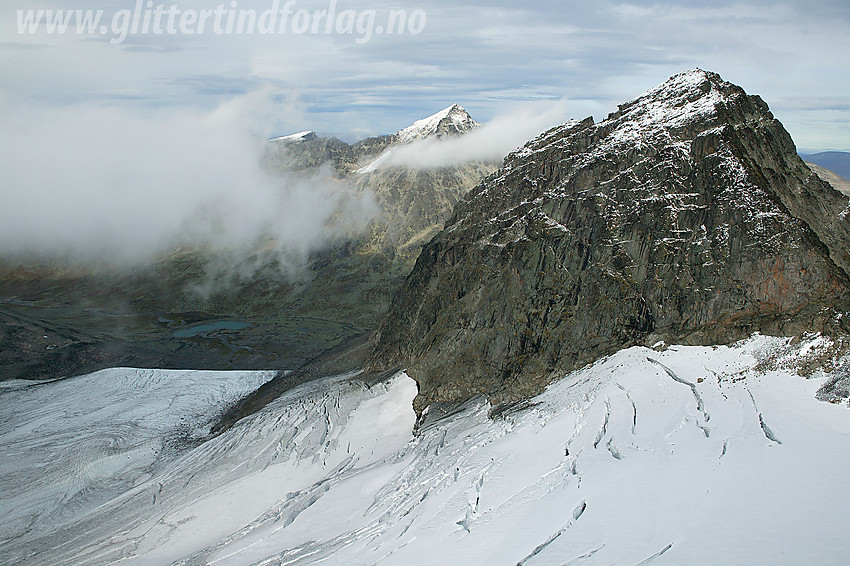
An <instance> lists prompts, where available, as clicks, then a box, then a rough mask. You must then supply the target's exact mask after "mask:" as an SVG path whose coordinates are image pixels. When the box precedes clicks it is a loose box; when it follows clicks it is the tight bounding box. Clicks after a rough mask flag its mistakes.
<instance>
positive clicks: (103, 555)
mask: <svg viewBox="0 0 850 566" xmlns="http://www.w3.org/2000/svg"><path fill="white" fill-rule="evenodd" d="M823 347H824V339H823V338H822V337H814V338H812V339H811V340H808V341H804V342H803V343H801V344H796V345H792V344H790V342H789V341H787V340H784V339H778V338H767V337H762V336H756V337H754V338H752V339H750V340H748V341H746V342H743V343H741V344H739V345H737V346H735V347H716V348H711V347H680V346H670V347H668V348H667V349H666V350H664V351H663V352H658V351H654V350H651V349H648V348H637V347H636V348H631V349H628V350H624V351H621V352H620V353H618V354H616V355H613V356H610V357H608V358H606V359H604V360H602V361H600V362H598V363H596V364H594V365H593V366H591V367H588V368H585V369H583V370H580V371H578V372H575V373H573V374H571V375H569V376H566V377H565V378H564V379H562V380H561V381H559V382H556V383H555V384H553V385H552V386H550V387H549V388H548V389H547V391H546V392H545V393H543V394H542V395H540V396H539V397H537V398H535V399H533V400H532V401H531V402H530V403H528V404H527V405H526V406H525V407H524V408H518V409H516V410H513V411H509V412H507V414H503V415H502V416H500V417H498V418H496V419H491V418H489V417H488V412H489V406H488V405H487V404H486V402H484V401H475V400H473V401H471V402H469V403H467V404H466V405H465V406H464V408H463V410H461V411H460V412H457V413H455V414H453V415H452V416H450V417H447V418H445V419H443V420H441V421H438V422H436V423H434V424H431V425H429V426H427V427H425V428H424V429H423V430H421V431H419V433H418V434H416V435H414V434H413V425H414V414H413V412H412V410H411V401H412V399H413V397H414V395H415V393H416V386H415V383H414V382H413V381H412V380H411V379H410V378H408V377H407V376H406V375H405V374H399V375H397V376H395V377H394V378H392V379H391V380H389V381H387V382H385V383H381V384H377V385H375V384H371V385H367V384H366V383H364V382H361V381H358V377H357V376H356V375H355V376H340V377H336V378H333V379H328V380H323V381H321V382H313V383H310V384H306V385H305V386H302V387H300V388H298V389H296V390H293V391H290V392H289V393H287V394H286V395H284V396H283V397H281V398H280V399H278V400H277V401H275V402H274V403H272V404H271V405H270V406H268V407H267V408H266V409H264V410H263V411H262V412H260V413H257V414H255V415H253V416H252V417H249V418H248V419H246V420H244V421H242V422H241V423H240V424H239V425H237V426H236V427H234V428H233V429H231V430H230V431H228V432H227V433H225V434H223V435H221V436H219V437H217V438H215V439H213V440H211V441H209V442H207V443H205V444H203V445H201V446H198V447H196V448H194V449H192V450H191V451H189V452H187V453H185V454H183V455H182V456H181V457H180V458H179V459H177V460H175V461H172V462H170V463H169V464H168V465H167V466H166V467H165V468H164V469H162V470H160V471H159V472H157V473H156V474H155V475H154V476H153V477H151V478H150V479H147V480H144V481H141V482H140V483H139V484H138V485H137V486H136V487H134V488H132V489H130V490H129V491H127V492H126V493H124V494H123V495H120V496H118V497H116V498H115V499H113V500H112V501H110V502H108V503H105V504H104V505H102V506H101V507H99V508H98V509H96V510H93V511H91V512H89V513H87V514H86V516H85V517H82V518H80V519H79V520H77V521H75V522H74V523H73V524H70V525H67V526H66V527H64V528H62V529H59V530H56V531H54V532H51V533H46V534H44V535H43V536H41V537H36V538H33V537H30V538H28V539H26V540H23V541H21V540H15V539H13V540H8V541H6V542H5V543H2V545H1V546H0V556H2V557H3V558H0V561H6V562H7V563H10V564H11V563H15V564H19V563H20V564H107V563H114V562H116V561H118V560H121V562H120V564H144V565H156V564H185V565H190V564H215V565H230V564H275V565H277V564H302V565H303V564H318V563H321V564H339V565H343V564H344V565H354V564H363V565H367V564H369V565H371V564H382V565H405V566H411V565H417V564H422V565H426V564H427V565H434V564H446V565H456V564H463V565H477V564H481V565H485V564H486V565H493V564H509V565H513V564H523V565H525V566H540V565H559V566H560V565H563V564H582V565H591V564H606V565H607V564H627V565H635V564H648V563H651V564H653V565H656V564H819V565H821V564H845V563H846V542H845V541H846V532H845V531H846V524H847V520H848V518H850V493H848V491H847V489H845V485H846V477H847V474H848V470H849V469H850V410H848V408H847V407H846V406H842V405H834V404H828V403H821V402H819V401H817V400H815V398H814V395H815V392H816V391H817V389H818V388H819V387H820V386H821V385H822V384H823V383H824V382H825V381H826V380H827V379H829V376H828V375H818V376H816V377H814V378H811V379H808V380H807V379H804V378H802V377H800V376H798V375H796V374H795V373H793V372H792V371H790V370H787V369H777V370H769V371H768V370H764V369H763V368H765V367H786V366H788V367H791V366H793V363H792V362H793V361H794V360H795V359H799V358H800V357H801V356H809V355H816V353H817V351H818V350H819V349H821V348H823ZM768 359H769V360H775V361H780V362H782V363H776V364H771V363H764V362H765V361H766V360H768ZM757 367H758V368H762V369H758V370H757V369H756V368H757ZM3 395H6V394H5V393H4V394H3ZM4 410H6V409H4ZM55 410H59V409H58V408H57V409H55ZM79 418H83V415H80V416H79ZM4 426H5V425H4ZM4 430H5V429H4ZM104 432H105V430H104ZM22 434H24V435H26V434H28V433H26V432H25V431H24V432H22ZM780 442H781V444H780ZM44 449H45V450H48V451H49V450H51V448H49V447H46V448H44ZM51 473H53V474H57V475H59V476H61V471H60V470H53V471H52V472H51ZM2 487H3V490H4V493H5V492H6V486H5V485H3V486H2ZM21 489H24V490H26V486H25V485H24V486H22V488H21ZM28 498H29V499H28ZM19 501H21V502H23V501H31V502H32V503H31V504H32V505H34V506H37V505H38V504H39V502H42V503H41V504H43V501H42V499H40V498H39V495H38V494H37V493H34V492H27V493H24V494H22V495H21V499H20V500H19Z"/></svg>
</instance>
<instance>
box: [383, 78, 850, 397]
mask: <svg viewBox="0 0 850 566" xmlns="http://www.w3.org/2000/svg"><path fill="white" fill-rule="evenodd" d="M847 214H848V199H847V197H846V196H843V195H841V194H840V193H838V192H837V191H835V190H834V189H832V188H831V187H830V186H829V185H828V184H826V183H824V182H823V181H821V180H820V179H819V178H818V177H817V176H816V175H814V174H813V173H812V172H811V171H810V170H809V169H808V168H807V167H806V166H805V164H804V163H803V162H802V161H801V159H800V158H799V157H798V156H797V154H796V152H795V148H794V144H793V142H792V141H791V139H790V137H789V135H788V134H787V132H786V131H785V130H784V128H783V127H782V125H781V124H780V123H779V122H778V121H777V120H776V119H774V117H773V116H772V114H771V113H770V111H769V110H768V107H767V105H766V104H765V103H764V102H763V101H762V100H761V99H760V98H759V97H757V96H749V95H747V94H746V93H745V92H744V91H743V90H742V89H741V88H739V87H737V86H735V85H732V84H730V83H727V82H724V81H723V80H722V79H721V78H720V77H719V76H718V75H716V74H713V73H708V72H705V71H701V70H695V71H691V72H688V73H683V74H681V75H677V76H675V77H673V78H671V79H670V80H668V81H667V82H666V83H664V84H662V85H661V86H659V87H657V88H655V89H653V90H651V91H649V92H648V93H646V94H645V95H643V96H641V97H640V98H638V99H636V100H634V101H632V102H629V103H626V104H623V105H621V106H620V108H619V110H618V111H617V112H615V113H613V114H611V115H610V116H609V117H608V118H607V119H606V120H605V121H603V122H601V123H599V124H595V123H594V122H593V120H592V119H591V118H588V119H586V120H584V121H581V122H570V123H568V124H565V125H562V126H559V127H556V128H554V129H552V130H550V131H548V132H546V133H544V134H543V135H541V136H539V137H538V138H536V139H534V140H532V141H531V142H529V143H528V144H526V145H525V146H524V147H523V148H521V149H519V150H518V151H516V152H514V153H512V154H511V155H509V156H508V157H507V158H506V159H505V162H504V165H503V167H502V169H500V170H499V171H497V172H496V173H494V174H493V175H491V176H489V177H488V178H487V179H486V180H485V181H484V182H483V183H482V184H481V185H479V186H478V187H476V188H475V189H473V190H472V191H471V192H470V193H469V194H468V195H467V196H466V197H465V198H464V199H463V200H461V202H460V203H459V204H458V206H457V207H456V208H455V211H454V214H453V216H452V218H451V219H450V220H449V221H448V223H447V224H446V228H445V229H444V230H443V231H442V232H440V233H439V234H438V235H437V236H436V237H435V238H434V239H433V240H432V241H431V242H430V243H429V244H427V245H426V246H425V247H424V248H423V250H422V253H421V255H420V257H419V259H418V261H417V263H416V266H415V268H414V270H413V272H412V273H411V275H410V276H409V277H408V278H407V280H406V282H405V284H404V286H403V288H402V290H401V291H400V292H399V294H398V295H397V296H396V298H395V300H394V302H393V306H392V307H391V310H390V312H389V314H388V315H387V317H386V318H385V319H384V321H383V323H382V325H381V327H380V329H379V332H378V333H377V335H376V337H375V348H374V350H373V352H372V354H371V355H370V357H369V359H368V361H367V369H370V370H379V369H384V368H389V367H394V366H404V367H407V368H408V372H409V374H410V375H411V376H412V377H414V378H415V379H416V380H417V381H418V383H419V387H420V394H419V397H418V398H417V400H416V403H415V405H416V408H417V410H422V409H423V408H424V407H426V406H427V405H428V404H430V403H432V402H441V401H455V400H461V399H464V398H468V397H470V396H472V395H475V394H485V395H487V396H489V397H490V399H491V401H494V402H505V401H512V400H516V399H519V398H522V397H526V396H529V395H532V394H535V393H537V392H539V391H540V390H541V389H542V387H543V386H545V384H546V383H548V382H549V381H550V380H551V379H552V378H553V377H555V376H557V375H561V374H563V373H564V372H566V371H569V370H570V369H573V368H576V367H578V366H581V365H584V364H587V363H590V362H592V361H594V360H595V359H597V358H598V357H600V356H603V355H606V354H610V353H612V352H614V351H616V350H618V349H620V348H623V347H628V346H631V345H635V344H649V345H651V344H653V343H655V342H656V341H659V340H667V341H675V342H679V343H688V344H716V343H728V342H730V341H734V340H736V339H739V338H741V337H744V336H746V335H748V334H750V333H752V332H754V331H762V332H766V333H779V334H794V333H797V332H800V331H803V330H811V329H814V330H829V329H836V328H840V327H841V325H843V324H846V319H847V317H843V318H842V316H840V313H842V312H845V311H847V308H848V301H850V278H848V273H850V255H848V243H850V219H848V218H847Z"/></svg>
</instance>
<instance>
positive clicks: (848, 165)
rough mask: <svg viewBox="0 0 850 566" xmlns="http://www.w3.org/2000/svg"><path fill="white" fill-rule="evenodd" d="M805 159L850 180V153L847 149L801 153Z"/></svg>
mask: <svg viewBox="0 0 850 566" xmlns="http://www.w3.org/2000/svg"><path fill="white" fill-rule="evenodd" d="M800 157H802V158H803V159H804V160H805V161H807V162H809V163H814V164H815V165H820V166H821V167H823V168H824V169H829V170H830V171H832V172H833V173H837V174H838V175H840V176H842V177H844V178H845V179H847V180H850V153H848V152H846V151H824V152H821V153H812V154H801V155H800Z"/></svg>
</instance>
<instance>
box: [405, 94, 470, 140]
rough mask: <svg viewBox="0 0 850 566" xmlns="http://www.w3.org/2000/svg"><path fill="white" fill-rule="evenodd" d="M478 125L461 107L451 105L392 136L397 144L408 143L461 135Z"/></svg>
mask: <svg viewBox="0 0 850 566" xmlns="http://www.w3.org/2000/svg"><path fill="white" fill-rule="evenodd" d="M479 125H480V124H479V123H478V122H476V121H475V120H473V119H472V116H470V115H469V112H467V111H466V110H465V109H464V108H463V106H460V105H459V104H453V105H451V106H449V107H448V108H444V109H443V110H440V111H439V112H437V113H436V114H433V115H431V116H428V117H427V118H422V119H421V120H417V121H416V122H414V123H413V124H411V125H410V126H408V127H406V128H404V129H402V130H399V131H397V132H396V133H395V134H394V135H395V141H396V142H397V143H409V142H411V141H413V140H415V139H419V138H426V137H432V136H433V137H437V138H439V137H442V136H444V135H455V134H463V133H465V132H468V131H469V130H472V129H474V128H477V127H478V126H479Z"/></svg>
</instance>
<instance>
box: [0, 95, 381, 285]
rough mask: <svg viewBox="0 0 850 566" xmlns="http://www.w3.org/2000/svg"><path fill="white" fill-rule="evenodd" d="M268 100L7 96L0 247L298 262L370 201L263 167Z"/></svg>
mask: <svg viewBox="0 0 850 566" xmlns="http://www.w3.org/2000/svg"><path fill="white" fill-rule="evenodd" d="M267 100H268V98H267V97H266V96H265V95H264V93H255V94H250V95H247V96H243V97H240V98H237V99H233V100H230V101H228V102H226V103H224V104H222V105H221V106H219V107H218V108H216V109H215V110H213V111H210V112H206V113H202V112H196V111H188V110H185V109H184V110H175V109H170V110H160V111H152V112H147V113H141V112H139V111H138V110H133V109H129V108H126V107H107V106H98V105H90V104H89V105H78V106H70V107H69V106H65V107H47V108H37V107H21V106H19V105H18V106H13V105H12V104H11V103H10V102H9V101H5V102H3V104H2V106H0V129H2V131H3V132H5V135H4V136H3V138H2V141H0V187H2V189H0V190H2V196H0V199H1V200H2V206H0V254H2V255H6V256H9V255H13V256H16V257H18V258H26V259H32V258H44V257H45V256H46V257H47V258H48V259H53V260H55V259H64V260H69V261H93V262H103V261H108V262H110V263H111V264H117V265H120V266H135V265H140V264H144V263H148V262H150V261H152V260H155V259H157V258H158V257H160V255H161V254H164V253H167V252H168V251H169V250H172V249H174V248H175V247H179V246H199V247H202V248H204V249H207V250H209V251H212V252H216V253H220V254H231V255H232V257H233V258H235V259H234V261H236V262H237V263H239V262H240V260H239V258H240V257H249V256H251V257H253V258H254V259H253V260H252V261H254V262H256V261H257V254H260V255H261V256H263V260H264V261H265V260H267V259H269V257H270V256H273V257H274V258H276V259H278V260H279V261H280V264H281V266H282V267H283V268H284V269H289V268H295V267H297V266H298V264H299V263H301V262H303V261H304V259H306V257H307V256H308V255H309V254H310V253H311V252H313V251H316V250H319V249H321V248H322V247H324V246H327V245H328V244H329V243H331V242H333V241H334V240H335V239H338V238H340V237H342V236H343V235H344V233H348V232H350V231H351V230H353V229H357V227H358V226H365V225H366V223H367V222H368V221H369V219H370V218H371V215H372V209H371V207H370V206H369V203H368V199H365V200H364V199H361V200H356V199H354V198H353V197H351V198H349V196H348V194H347V190H346V187H344V186H342V185H341V184H340V183H338V182H334V181H332V180H331V178H330V175H317V176H312V177H309V178H307V177H296V176H288V177H283V176H280V175H273V174H271V173H270V172H267V171H266V170H264V169H263V167H262V165H261V163H262V156H263V153H264V150H265V145H264V144H266V143H267V142H265V134H266V132H263V131H262V130H263V128H262V124H263V123H264V122H263V119H264V115H265V111H266V110H268V104H267ZM340 210H342V211H344V212H343V214H344V216H345V218H343V220H342V221H335V222H334V223H333V225H334V226H335V228H330V227H329V225H328V221H329V219H330V218H331V217H332V216H333V215H334V214H335V213H337V212H339V211H340Z"/></svg>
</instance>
